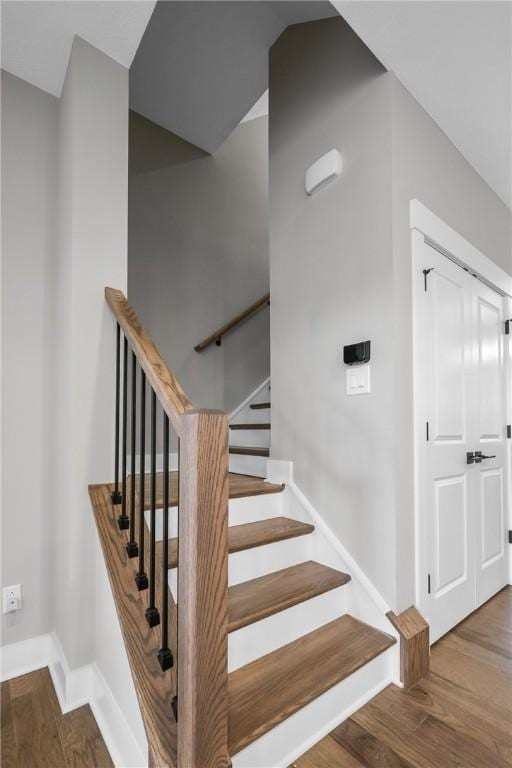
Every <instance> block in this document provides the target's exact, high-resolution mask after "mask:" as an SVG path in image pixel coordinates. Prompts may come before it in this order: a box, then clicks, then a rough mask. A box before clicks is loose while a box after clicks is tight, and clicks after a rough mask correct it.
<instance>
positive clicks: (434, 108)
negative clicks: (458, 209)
mask: <svg viewBox="0 0 512 768" xmlns="http://www.w3.org/2000/svg"><path fill="white" fill-rule="evenodd" d="M334 5H335V6H336V8H337V9H338V10H339V12H340V13H341V15H342V16H343V17H344V18H345V19H346V21H347V22H348V23H349V24H350V25H351V27H352V28H353V29H354V30H355V32H357V34H358V35H359V37H361V39H362V40H363V41H364V42H365V43H366V45H367V46H368V47H369V48H370V49H371V50H372V51H373V53H374V54H375V55H376V56H377V58H378V59H379V60H380V61H381V62H382V64H384V66H385V67H386V68H387V69H389V70H391V71H393V72H394V73H395V75H396V76H397V77H398V79H399V80H400V81H401V82H402V83H403V85H405V87H406V88H407V89H408V90H409V91H410V92H411V93H412V95H413V96H414V97H415V98H416V99H417V101H419V103H420V104H421V105H422V106H423V108H424V109H425V110H426V111H427V112H428V113H429V114H430V116H431V117H432V118H433V119H434V120H435V121H436V123H437V124H438V125H439V126H440V128H441V129H442V130H443V131H444V132H445V133H446V135H447V136H448V137H449V138H450V139H451V141H452V142H453V144H455V146H456V147H457V148H458V150H459V151H460V152H461V153H462V154H463V155H464V157H465V158H466V159H467V160H468V161H469V162H470V163H471V165H472V166H473V167H474V168H475V170H476V171H478V173H479V174H480V175H481V176H482V178H483V179H484V180H485V181H486V182H487V184H488V185H489V186H490V187H491V188H492V189H493V190H494V191H495V192H496V193H497V194H498V195H499V196H500V197H501V199H502V200H503V201H504V202H505V203H506V204H507V205H508V206H509V207H510V206H511V200H512V189H511V183H512V181H511V175H512V157H511V149H512V147H511V142H512V134H511V111H512V105H511V99H512V42H511V39H512V3H511V2H507V1H505V2H492V1H489V2H486V1H484V2H458V1H456V2H450V1H449V0H448V1H446V0H443V1H442V2H388V1H385V2H382V1H381V2H378V1H376V2H357V0H356V1H353V0H352V1H351V2H344V1H343V0H335V2H334Z"/></svg>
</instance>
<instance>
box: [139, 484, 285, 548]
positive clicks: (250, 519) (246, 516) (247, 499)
mask: <svg viewBox="0 0 512 768" xmlns="http://www.w3.org/2000/svg"><path fill="white" fill-rule="evenodd" d="M281 495H282V494H280V493H269V494H263V495H261V496H244V497H243V498H241V499H230V501H229V525H243V524H244V523H256V522H258V520H269V519H270V518H272V517H281V515H282V501H281ZM162 519H163V510H161V509H157V510H156V516H155V520H156V527H155V531H156V539H157V541H160V540H161V538H162V528H163V524H162ZM146 523H147V525H148V528H151V525H150V513H149V511H146ZM177 535H178V515H177V509H176V507H171V509H170V510H169V537H170V538H172V537H174V536H177Z"/></svg>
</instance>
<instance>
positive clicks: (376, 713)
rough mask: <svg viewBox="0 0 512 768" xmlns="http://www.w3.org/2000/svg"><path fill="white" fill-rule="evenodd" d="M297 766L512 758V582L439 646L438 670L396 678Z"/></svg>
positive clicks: (450, 765)
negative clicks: (403, 684) (405, 683)
mask: <svg viewBox="0 0 512 768" xmlns="http://www.w3.org/2000/svg"><path fill="white" fill-rule="evenodd" d="M293 766H294V768H362V767H363V766H364V768H505V767H506V766H508V767H509V768H510V766H512V587H506V588H505V589H503V590H502V591H501V592H499V593H498V594H497V595H496V596H495V597H493V598H492V599H491V600H489V602H488V603H486V604H485V605H483V606H482V607H481V608H480V609H479V610H478V611H476V612H475V613H473V614H472V615H471V616H469V617H468V618H467V619H466V620H465V621H463V622H462V623H461V624H459V625H458V626H457V627H455V628H454V629H453V630H452V631H451V632H450V633H449V634H448V635H446V636H445V637H444V638H442V639H441V640H439V641H438V642H437V643H436V644H435V645H433V646H432V654H431V659H430V672H429V674H428V675H427V676H426V677H425V678H423V679H422V680H420V681H419V682H418V683H417V684H416V685H415V686H413V687H412V688H411V689H410V690H409V691H404V690H402V689H400V688H397V687H396V686H393V685H390V686H388V687H387V688H386V689H385V690H384V691H382V692H381V693H379V694H378V696H376V697H375V698H374V699H372V700H371V701H370V702H369V703H368V704H366V706H364V707H362V709H360V710H359V711H358V712H356V713H355V714H354V715H352V717H350V718H349V719H348V720H346V721H345V722H344V723H342V724H341V725H340V726H338V728H335V729H334V731H332V732H331V733H330V734H329V735H328V736H327V737H326V738H325V739H323V740H322V741H321V742H319V743H318V744H316V745H315V746H314V747H313V748H312V749H310V750H309V751H308V752H307V753H306V754H305V755H303V756H302V757H301V758H300V759H298V760H296V761H295V763H294V764H293Z"/></svg>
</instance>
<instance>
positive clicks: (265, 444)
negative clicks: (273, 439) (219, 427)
mask: <svg viewBox="0 0 512 768" xmlns="http://www.w3.org/2000/svg"><path fill="white" fill-rule="evenodd" d="M229 444H230V445H256V446H258V447H259V448H269V447H270V430H269V429H230V430H229Z"/></svg>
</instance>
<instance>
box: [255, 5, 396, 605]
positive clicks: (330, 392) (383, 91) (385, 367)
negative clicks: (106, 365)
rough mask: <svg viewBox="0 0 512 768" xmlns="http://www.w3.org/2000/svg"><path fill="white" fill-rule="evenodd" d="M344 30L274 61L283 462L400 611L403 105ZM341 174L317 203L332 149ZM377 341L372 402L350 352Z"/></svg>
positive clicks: (275, 443) (275, 310) (287, 40)
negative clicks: (397, 269)
mask: <svg viewBox="0 0 512 768" xmlns="http://www.w3.org/2000/svg"><path fill="white" fill-rule="evenodd" d="M390 96H391V93H390V82H389V78H388V76H387V75H386V74H385V72H384V70H383V68H382V66H381V65H380V64H379V62H378V61H377V60H376V59H375V58H374V56H373V55H372V54H371V53H370V52H369V51H368V49H367V48H366V47H365V46H364V45H363V44H362V43H361V41H360V40H359V38H358V37H357V36H356V35H355V34H354V32H352V30H351V29H350V27H348V25H346V24H345V22H344V21H343V20H342V19H341V18H337V19H329V20H325V21H317V22H312V23H309V24H303V25H298V26H295V27H291V28H289V29H288V30H287V31H286V32H285V33H284V34H283V35H282V36H281V38H280V39H279V40H278V41H277V43H276V44H275V45H274V47H273V48H272V50H271V56H270V120H269V152H270V285H271V294H272V305H271V329H272V335H271V370H272V457H273V458H276V459H283V460H293V461H294V472H295V479H296V482H297V484H298V485H299V487H300V488H301V489H302V491H303V492H304V493H305V494H306V496H307V497H308V498H309V499H310V500H311V502H312V503H313V505H314V506H315V507H316V508H317V509H318V511H319V512H320V514H322V515H323V516H324V518H325V520H326V521H327V522H328V524H329V526H330V527H331V528H332V530H333V531H334V533H335V534H336V535H337V536H338V537H339V538H340V540H341V541H343V543H344V545H345V546H346V547H347V548H348V550H349V551H350V552H351V553H352V555H353V556H354V557H355V558H356V560H357V561H358V562H359V563H360V565H361V567H362V568H363V569H364V570H365V571H366V573H367V575H368V576H369V578H370V579H372V580H373V581H374V583H375V584H376V585H377V586H378V588H379V589H380V590H381V592H382V594H383V595H384V597H385V598H387V600H388V601H390V602H391V603H393V602H394V599H395V593H396V583H395V572H394V571H395V569H394V565H395V541H396V534H395V526H396V520H395V504H394V478H393V467H394V457H393V456H392V454H391V452H390V450H389V448H390V443H391V441H392V435H393V429H394V425H393V412H392V407H391V406H392V403H393V391H392V381H393V359H392V355H391V354H390V343H392V340H391V333H390V328H391V325H392V321H393V305H392V296H393V274H392V261H393V254H392V199H391V153H390V147H391V99H390ZM334 147H335V148H337V149H339V150H340V151H341V154H342V158H343V171H342V176H341V178H340V179H339V180H338V181H337V182H336V183H334V184H333V185H331V186H329V187H327V188H326V189H324V190H322V191H320V192H319V193H317V194H316V195H315V196H313V197H307V195H306V194H305V191H304V172H305V170H306V168H307V167H308V166H309V165H310V164H311V163H312V162H314V160H316V159H317V158H318V157H320V156H321V155H322V154H324V153H325V152H326V151H328V150H329V149H331V148H334ZM365 339H371V341H372V394H371V395H368V396H362V397H349V398H348V397H346V395H345V366H344V365H343V361H342V350H343V345H344V344H349V343H352V342H356V341H362V340H365Z"/></svg>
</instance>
